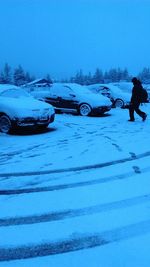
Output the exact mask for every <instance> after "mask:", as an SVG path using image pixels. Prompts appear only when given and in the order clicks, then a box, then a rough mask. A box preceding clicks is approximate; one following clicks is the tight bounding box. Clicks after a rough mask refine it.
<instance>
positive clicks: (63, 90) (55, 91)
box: [50, 86, 73, 97]
mask: <svg viewBox="0 0 150 267" xmlns="http://www.w3.org/2000/svg"><path fill="white" fill-rule="evenodd" d="M50 92H51V94H52V95H57V96H58V97H59V96H60V97H63V96H69V94H72V93H73V90H72V89H71V88H70V87H69V86H56V87H52V88H51V89H50Z"/></svg>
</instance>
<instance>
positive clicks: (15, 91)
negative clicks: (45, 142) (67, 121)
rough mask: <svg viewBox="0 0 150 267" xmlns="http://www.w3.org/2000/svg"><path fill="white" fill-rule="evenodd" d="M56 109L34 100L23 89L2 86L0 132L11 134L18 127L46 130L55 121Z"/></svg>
mask: <svg viewBox="0 0 150 267" xmlns="http://www.w3.org/2000/svg"><path fill="white" fill-rule="evenodd" d="M54 116H55V112H54V108H53V107H52V106H50V105H48V104H46V103H44V102H41V101H39V100H36V99H34V98H33V97H32V96H31V95H30V94H28V93H27V92H26V91H24V90H23V89H21V88H19V87H17V86H13V85H0V131H1V132H3V133H9V132H10V131H11V130H13V129H14V128H16V127H18V126H30V127H33V126H38V127H41V128H44V127H45V128H46V127H47V126H48V124H49V123H51V122H53V121H54Z"/></svg>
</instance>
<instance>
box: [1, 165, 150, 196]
mask: <svg viewBox="0 0 150 267" xmlns="http://www.w3.org/2000/svg"><path fill="white" fill-rule="evenodd" d="M134 167H135V166H133V169H134V171H132V172H127V173H124V174H119V175H114V176H110V177H105V178H99V179H94V180H88V181H84V182H77V183H68V184H59V185H52V186H43V187H30V188H22V189H3V190H0V195H20V194H31V193H39V192H48V191H49V192H50V191H58V190H67V189H71V188H77V187H84V186H91V185H95V184H102V183H108V182H113V181H116V180H123V179H126V178H129V177H132V176H133V177H134V176H137V174H141V173H146V172H149V171H150V167H147V168H144V169H141V170H140V172H137V171H135V168H134Z"/></svg>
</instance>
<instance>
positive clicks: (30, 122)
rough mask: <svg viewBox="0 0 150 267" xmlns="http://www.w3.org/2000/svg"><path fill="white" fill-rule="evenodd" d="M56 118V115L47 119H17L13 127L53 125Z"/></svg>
mask: <svg viewBox="0 0 150 267" xmlns="http://www.w3.org/2000/svg"><path fill="white" fill-rule="evenodd" d="M54 118H55V113H53V114H52V115H51V116H49V117H48V118H47V119H35V118H32V117H28V118H23V119H15V120H13V121H12V124H13V127H19V126H20V127H30V126H36V125H37V126H38V125H48V124H49V123H52V122H53V121H54Z"/></svg>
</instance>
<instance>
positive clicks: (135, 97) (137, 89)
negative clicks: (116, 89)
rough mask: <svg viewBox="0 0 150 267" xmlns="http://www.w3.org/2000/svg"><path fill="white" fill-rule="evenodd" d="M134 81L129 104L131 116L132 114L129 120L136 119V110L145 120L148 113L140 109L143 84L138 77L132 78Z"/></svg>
mask: <svg viewBox="0 0 150 267" xmlns="http://www.w3.org/2000/svg"><path fill="white" fill-rule="evenodd" d="M132 83H133V89H132V96H131V101H130V106H129V116H130V119H129V121H135V118H134V111H135V112H136V113H137V114H138V115H139V116H140V117H141V118H142V120H143V121H145V120H146V117H147V114H146V113H145V112H143V111H141V110H140V109H139V106H140V103H141V102H140V96H141V89H142V88H143V87H142V84H141V82H140V81H139V80H138V79H137V78H136V77H134V78H133V79H132Z"/></svg>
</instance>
